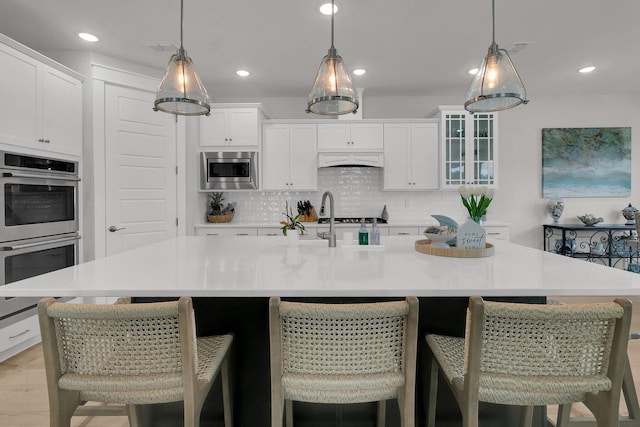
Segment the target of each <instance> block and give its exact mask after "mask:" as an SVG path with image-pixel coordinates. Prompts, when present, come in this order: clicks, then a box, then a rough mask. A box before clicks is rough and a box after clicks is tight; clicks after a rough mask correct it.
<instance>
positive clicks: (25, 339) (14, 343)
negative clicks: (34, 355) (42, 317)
mask: <svg viewBox="0 0 640 427" xmlns="http://www.w3.org/2000/svg"><path fill="white" fill-rule="evenodd" d="M38 342H40V325H39V323H38V316H37V315H34V316H30V317H27V318H26V319H22V320H19V321H17V322H15V323H12V324H10V325H8V326H5V327H4V328H1V329H0V361H3V360H6V359H8V358H9V357H11V356H14V355H16V354H18V353H20V352H21V351H23V350H26V349H27V348H29V347H31V346H32V345H34V344H36V343H38Z"/></svg>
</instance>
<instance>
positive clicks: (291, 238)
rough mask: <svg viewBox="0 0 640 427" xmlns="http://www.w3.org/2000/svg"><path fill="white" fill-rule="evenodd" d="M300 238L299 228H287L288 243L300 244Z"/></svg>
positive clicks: (292, 244)
mask: <svg viewBox="0 0 640 427" xmlns="http://www.w3.org/2000/svg"><path fill="white" fill-rule="evenodd" d="M299 239H300V236H299V233H298V230H287V245H289V246H298V240H299Z"/></svg>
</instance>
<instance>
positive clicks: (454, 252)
mask: <svg viewBox="0 0 640 427" xmlns="http://www.w3.org/2000/svg"><path fill="white" fill-rule="evenodd" d="M415 248H416V251H418V252H420V253H423V254H427V255H436V256H449V257H456V258H482V257H488V256H492V255H493V254H494V252H495V249H494V247H493V245H492V244H491V243H487V244H486V248H484V249H483V248H480V249H460V248H456V247H448V248H441V247H437V246H432V245H431V240H429V239H421V240H416V244H415Z"/></svg>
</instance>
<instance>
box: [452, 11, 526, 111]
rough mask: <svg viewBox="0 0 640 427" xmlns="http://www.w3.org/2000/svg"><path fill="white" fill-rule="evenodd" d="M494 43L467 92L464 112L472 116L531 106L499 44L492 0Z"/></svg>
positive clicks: (520, 82) (516, 73)
mask: <svg viewBox="0 0 640 427" xmlns="http://www.w3.org/2000/svg"><path fill="white" fill-rule="evenodd" d="M491 13H492V17H493V41H492V43H491V46H489V52H488V53H487V56H486V57H485V58H484V59H483V61H482V65H481V66H480V70H479V71H478V73H477V74H476V75H475V77H474V78H473V81H472V82H471V86H469V90H468V91H467V102H465V103H464V108H465V109H466V110H468V111H470V112H472V113H487V112H494V111H500V110H506V109H509V108H513V107H516V106H518V105H520V104H526V103H527V102H529V100H528V99H527V91H526V89H525V88H524V84H523V83H522V80H520V76H519V75H518V72H517V71H516V68H515V67H514V66H513V62H511V58H510V57H509V54H508V53H507V51H506V50H504V49H499V48H498V45H497V44H496V13H495V0H491Z"/></svg>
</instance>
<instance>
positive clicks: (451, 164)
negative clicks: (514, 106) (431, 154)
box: [435, 106, 498, 189]
mask: <svg viewBox="0 0 640 427" xmlns="http://www.w3.org/2000/svg"><path fill="white" fill-rule="evenodd" d="M435 116H437V117H439V118H440V153H441V165H440V166H441V168H440V170H441V177H440V187H441V188H444V189H447V188H456V189H457V188H458V187H460V186H461V185H486V186H489V187H496V186H497V183H498V173H497V172H498V135H497V130H498V126H497V115H496V114H495V113H475V114H471V113H469V112H467V111H465V110H464V108H463V107H462V106H441V107H438V110H437V111H436V112H435Z"/></svg>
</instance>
